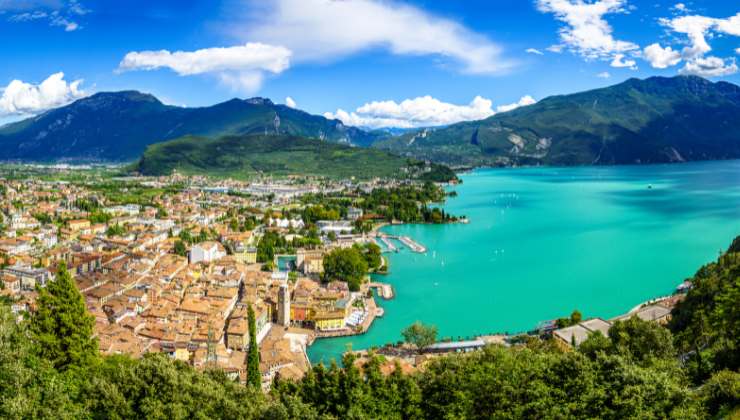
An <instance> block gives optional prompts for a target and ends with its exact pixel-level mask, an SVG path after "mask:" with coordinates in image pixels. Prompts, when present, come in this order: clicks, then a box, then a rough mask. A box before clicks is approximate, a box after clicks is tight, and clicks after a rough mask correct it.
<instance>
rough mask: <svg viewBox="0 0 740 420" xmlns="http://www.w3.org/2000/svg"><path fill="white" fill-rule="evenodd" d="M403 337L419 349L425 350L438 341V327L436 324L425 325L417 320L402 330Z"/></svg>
mask: <svg viewBox="0 0 740 420" xmlns="http://www.w3.org/2000/svg"><path fill="white" fill-rule="evenodd" d="M401 335H402V336H403V339H404V340H405V341H406V342H407V343H409V344H412V345H414V346H415V347H416V348H417V350H419V351H423V350H424V349H426V348H427V347H429V346H431V345H432V344H434V343H435V342H436V341H437V327H436V326H434V325H424V324H422V323H421V322H420V321H416V322H414V323H413V324H411V325H409V326H408V327H407V328H406V329H404V330H403V331H401Z"/></svg>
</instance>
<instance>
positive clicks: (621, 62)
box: [609, 54, 637, 70]
mask: <svg viewBox="0 0 740 420" xmlns="http://www.w3.org/2000/svg"><path fill="white" fill-rule="evenodd" d="M609 65H610V66H612V67H616V68H624V67H627V68H629V69H630V70H637V63H636V62H635V60H632V59H627V60H625V59H624V54H615V55H614V58H613V59H612V62H611V63H609Z"/></svg>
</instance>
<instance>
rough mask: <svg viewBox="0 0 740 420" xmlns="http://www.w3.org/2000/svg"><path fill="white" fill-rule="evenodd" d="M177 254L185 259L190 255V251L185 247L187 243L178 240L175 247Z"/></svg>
mask: <svg viewBox="0 0 740 420" xmlns="http://www.w3.org/2000/svg"><path fill="white" fill-rule="evenodd" d="M174 252H175V254H177V255H179V256H181V257H185V256H187V255H188V249H187V248H186V247H185V243H184V242H183V241H182V240H179V239H178V240H176V241H175V246H174Z"/></svg>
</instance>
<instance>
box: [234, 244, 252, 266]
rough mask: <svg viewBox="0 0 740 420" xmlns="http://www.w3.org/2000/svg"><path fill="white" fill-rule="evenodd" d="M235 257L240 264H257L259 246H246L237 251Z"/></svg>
mask: <svg viewBox="0 0 740 420" xmlns="http://www.w3.org/2000/svg"><path fill="white" fill-rule="evenodd" d="M234 259H235V260H236V262H238V263H240V264H256V263H257V248H245V249H244V250H243V251H241V252H235V253H234Z"/></svg>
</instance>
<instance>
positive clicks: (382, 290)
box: [368, 282, 395, 300]
mask: <svg viewBox="0 0 740 420" xmlns="http://www.w3.org/2000/svg"><path fill="white" fill-rule="evenodd" d="M368 286H369V287H370V288H371V289H375V290H377V292H378V295H379V296H380V297H382V298H383V299H386V300H388V299H393V297H394V296H395V294H394V292H393V286H391V285H390V284H387V283H380V282H372V283H370V284H368Z"/></svg>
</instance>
